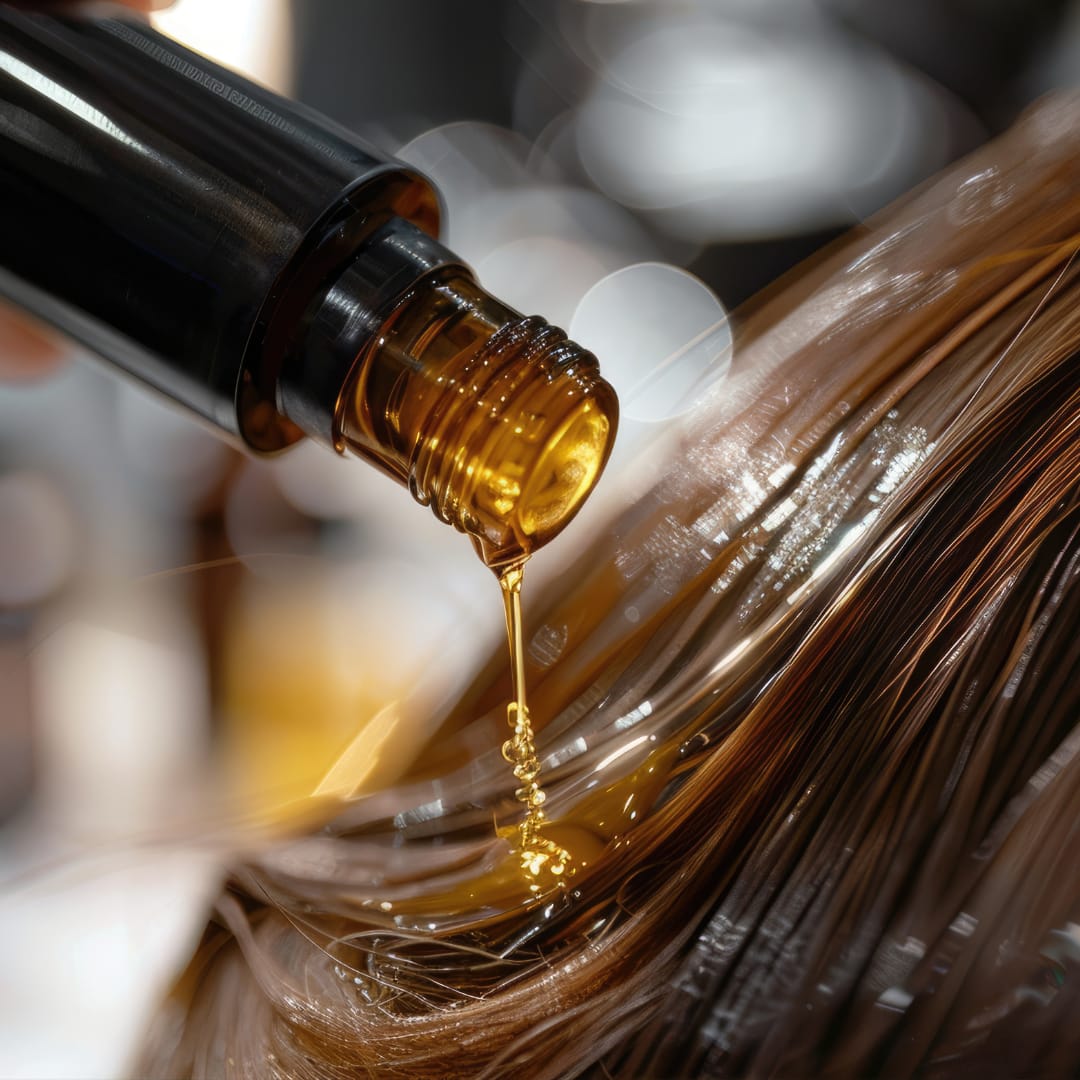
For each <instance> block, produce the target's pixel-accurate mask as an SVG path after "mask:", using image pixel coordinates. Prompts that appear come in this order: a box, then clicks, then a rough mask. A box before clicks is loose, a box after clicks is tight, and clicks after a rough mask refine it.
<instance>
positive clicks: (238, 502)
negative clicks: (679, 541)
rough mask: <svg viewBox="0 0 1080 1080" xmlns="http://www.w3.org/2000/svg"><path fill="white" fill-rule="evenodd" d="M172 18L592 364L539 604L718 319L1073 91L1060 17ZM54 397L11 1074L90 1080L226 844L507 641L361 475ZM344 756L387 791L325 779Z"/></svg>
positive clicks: (505, 11) (25, 785)
mask: <svg viewBox="0 0 1080 1080" xmlns="http://www.w3.org/2000/svg"><path fill="white" fill-rule="evenodd" d="M155 21H156V22H157V24H158V26H159V28H160V29H162V30H163V31H164V32H166V33H169V34H172V35H174V36H176V37H177V38H179V39H180V40H182V41H184V42H186V43H188V44H189V45H190V46H191V47H193V48H195V49H197V50H199V51H201V52H204V53H206V54H207V55H210V56H212V57H214V58H216V59H218V60H220V61H222V62H224V63H226V64H228V65H230V66H232V67H235V68H237V69H240V70H242V71H244V72H246V73H248V74H250V75H251V76H253V77H254V78H256V79H258V80H259V81H261V82H263V83H266V84H268V85H270V86H272V87H273V88H275V89H277V90H280V91H282V92H284V93H288V94H291V95H294V96H296V97H298V98H300V99H301V100H302V101H304V102H306V103H308V104H310V105H312V106H314V107H315V108H317V109H319V110H321V111H324V112H326V113H328V114H329V115H330V116H332V117H333V118H335V119H336V120H337V121H339V122H340V123H342V124H344V125H345V126H347V127H349V128H351V129H352V130H354V131H356V132H357V133H359V134H360V135H362V136H364V137H365V138H367V139H369V140H370V141H371V142H373V143H375V144H376V145H377V146H379V147H380V148H382V149H384V150H386V151H389V152H392V153H397V154H399V155H400V156H401V157H402V158H404V159H405V160H406V161H408V162H410V163H412V164H414V165H416V166H417V167H419V168H421V169H422V170H424V171H426V172H428V173H429V174H430V175H431V176H432V177H433V178H434V179H435V181H436V182H437V184H438V185H439V187H440V188H441V190H442V193H443V195H444V198H445V201H446V209H447V218H446V223H445V240H446V242H447V243H448V244H449V246H451V247H452V248H454V249H455V250H456V251H458V252H459V254H461V255H462V256H463V257H464V258H465V259H466V260H467V261H469V262H470V264H471V265H472V266H473V267H474V269H475V270H476V271H477V272H478V274H479V276H480V278H481V280H482V281H483V282H484V283H485V285H486V287H487V288H488V289H489V290H490V291H492V292H494V293H496V294H497V295H499V296H501V297H502V298H503V299H504V300H506V301H508V302H509V303H511V304H513V305H514V306H517V307H518V308H520V309H522V310H523V311H525V312H526V313H533V312H536V313H539V314H543V315H544V316H545V317H547V318H548V319H550V320H551V321H553V322H556V323H559V324H561V325H563V326H564V327H566V328H567V329H568V330H569V331H570V332H571V335H572V336H574V337H576V338H577V339H578V340H579V341H581V343H582V344H584V345H586V346H587V347H590V348H592V349H594V351H596V352H597V353H598V354H599V355H600V357H601V360H602V362H603V365H604V369H605V373H606V374H608V376H609V378H611V380H612V381H613V382H614V383H615V384H616V387H617V389H618V390H619V391H620V395H621V397H622V400H623V405H624V417H625V422H624V428H623V432H622V435H621V438H620V445H619V449H618V451H617V454H616V457H615V460H614V461H613V466H612V468H611V470H610V472H609V475H608V476H607V477H605V479H604V480H603V481H602V484H601V489H600V490H599V491H598V493H597V496H596V497H595V498H594V500H592V504H591V505H590V506H589V507H588V508H587V512H586V513H585V514H584V515H583V517H582V519H581V520H579V521H578V522H575V524H574V525H573V526H571V528H570V530H568V532H567V534H566V535H565V537H564V538H562V539H560V542H559V543H558V544H555V545H553V550H551V551H547V552H544V553H542V555H541V556H540V558H538V560H537V561H538V562H539V563H542V564H544V565H542V566H541V567H539V568H538V569H537V571H536V572H535V574H534V579H535V580H536V581H537V582H538V583H539V582H540V581H542V580H543V578H544V577H545V576H546V577H548V578H550V576H551V575H552V574H555V573H557V572H558V563H559V560H564V559H567V558H569V557H571V556H572V555H573V553H574V552H575V551H576V550H578V549H579V548H580V546H581V544H582V543H583V542H584V539H585V537H586V536H587V535H588V533H589V530H590V529H591V528H596V527H598V524H597V523H598V522H599V521H600V520H601V519H602V517H603V516H604V515H605V514H608V513H610V512H611V511H612V509H613V507H614V506H616V505H618V504H619V503H620V502H625V501H629V500H632V499H633V498H634V495H635V492H637V491H640V490H642V489H643V485H644V480H643V470H644V468H645V466H643V464H642V460H643V458H642V455H643V454H644V455H646V461H647V455H648V450H649V448H650V447H654V446H655V445H656V441H657V440H658V439H662V438H663V435H664V434H665V432H667V431H669V430H670V429H671V426H672V425H673V424H675V423H677V422H678V420H679V418H680V417H681V416H683V415H685V414H686V412H687V411H688V410H690V409H692V408H693V406H694V403H695V402H696V401H698V400H699V399H700V398H701V396H702V395H703V394H705V393H707V392H708V391H709V390H710V389H711V388H714V387H715V386H716V385H717V383H718V382H719V381H720V380H722V379H723V377H724V374H725V372H726V370H727V366H728V365H729V363H730V347H731V334H730V323H729V320H728V314H727V313H728V312H729V311H731V310H732V309H734V308H736V307H737V306H738V305H739V304H740V303H741V302H742V301H743V300H745V299H746V298H748V297H749V296H751V295H752V294H753V293H754V292H756V291H757V290H758V289H760V288H762V287H763V286H765V285H767V284H769V283H770V282H772V281H774V280H775V279H776V278H777V277H778V275H780V274H782V273H783V272H784V271H785V270H787V269H789V268H790V267H792V266H794V265H795V264H796V263H797V262H798V261H800V260H801V259H802V258H803V257H805V256H807V255H809V254H811V253H812V252H814V251H816V250H817V249H818V248H820V247H821V246H822V245H823V244H825V243H827V242H828V241H829V240H831V239H832V238H834V237H835V236H837V235H839V234H840V233H841V232H843V231H844V230H846V229H847V228H849V227H851V226H852V225H855V224H857V223H859V222H862V221H864V220H865V219H866V218H867V217H868V216H869V215H871V214H873V213H874V211H876V210H877V209H878V208H880V207H881V206H883V205H884V204H886V203H887V202H889V201H890V200H892V199H893V198H895V197H897V196H899V195H900V194H902V193H903V192H905V191H907V190H908V189H910V188H911V187H912V186H914V185H916V184H918V183H919V182H920V181H922V180H923V179H925V178H926V177H928V176H930V175H932V174H933V173H934V172H936V171H937V170H938V169H940V168H941V167H942V166H943V165H945V164H946V163H948V162H949V161H951V160H953V159H954V158H956V157H957V156H959V155H961V154H963V153H964V152H965V151H967V150H969V149H971V148H973V147H974V146H976V145H978V144H979V143H981V142H983V141H985V140H986V139H987V138H989V137H991V136H992V135H993V134H994V133H996V132H998V131H1000V130H1002V129H1003V128H1004V127H1006V126H1007V125H1008V124H1009V123H1010V122H1011V121H1012V120H1013V118H1015V116H1016V115H1017V113H1018V112H1019V111H1020V110H1022V108H1023V107H1024V106H1025V105H1026V104H1027V103H1028V102H1030V101H1031V100H1033V99H1034V98H1035V97H1037V96H1038V95H1040V94H1042V93H1044V92H1045V91H1047V90H1049V89H1051V88H1053V87H1057V86H1067V85H1075V84H1076V83H1077V82H1078V81H1080V0H909V2H907V3H904V4H896V3H894V2H891V0H858V2H856V0H816V2H815V0H655V2H646V0H622V2H619V0H607V2H601V0H439V2H432V0H393V3H388V2H386V0H302V2H296V3H292V4H290V3H288V2H287V0H229V3H227V4H222V3H221V2H220V0H179V2H178V3H177V4H176V5H175V6H174V7H173V8H172V9H171V10H169V11H166V12H163V13H161V14H160V15H157V16H155ZM736 319H737V315H736ZM24 347H25V346H23V345H21V344H16V343H14V342H13V341H5V340H4V339H3V338H2V337H0V350H7V351H11V350H13V349H18V348H24ZM42 370H43V369H42V368H40V367H38V368H36V369H34V373H33V374H27V376H26V377H25V378H23V379H21V380H16V381H9V382H7V383H5V384H4V385H2V386H0V873H2V876H3V888H2V890H0V949H2V950H3V954H4V956H5V970H4V973H3V975H0V1075H3V1076H5V1077H14V1076H35V1077H68V1076H70V1077H75V1076H80V1077H103V1076H112V1075H118V1074H119V1073H120V1072H121V1071H122V1070H123V1067H124V1062H125V1060H126V1055H127V1054H128V1052H129V1047H130V1044H131V1040H132V1039H134V1038H136V1037H137V1035H138V1032H139V1031H140V1029H141V1027H142V1025H143V1023H144V1022H145V1019H146V1017H147V1015H148V1013H149V1011H150V1010H152V1008H153V1006H154V1004H155V1001H156V998H157V996H158V995H159V994H160V993H161V991H162V989H163V988H164V987H165V986H167V984H168V980H169V978H170V976H171V973H172V972H173V971H174V966H175V964H177V963H178V962H181V961H182V959H183V958H184V955H185V954H186V952H187V950H189V949H190V947H191V944H192V941H193V937H194V935H196V934H197V933H198V932H199V929H200V928H201V925H202V923H203V921H204V919H205V915H206V903H207V901H208V898H209V897H211V896H212V895H213V894H214V892H215V890H216V888H217V887H218V883H219V880H220V874H221V871H220V865H219V864H220V855H221V852H222V851H224V850H227V849H228V848H229V846H230V844H231V834H230V833H229V831H228V830H227V829H225V828H224V827H223V825H222V823H223V822H228V823H230V824H239V823H243V824H246V825H253V824H254V825H256V826H261V825H271V826H273V825H276V824H280V823H283V822H284V823H288V822H289V821H294V820H296V819H297V815H298V814H299V813H301V812H302V809H303V807H304V806H305V800H306V799H307V798H308V797H309V796H310V795H311V794H312V793H313V792H320V793H323V794H331V795H333V794H343V793H349V792H352V791H355V790H361V791H362V790H363V789H364V785H365V784H373V783H375V782H378V783H385V782H388V781H390V780H392V778H393V776H394V775H395V773H396V772H398V771H400V770H401V769H402V768H404V767H405V766H407V764H408V763H409V760H410V755H411V754H413V753H415V752H418V751H419V749H420V748H421V747H422V745H423V742H424V739H425V737H426V734H427V733H428V732H429V731H430V729H431V726H432V722H433V720H434V719H435V718H437V716H438V714H439V710H440V707H441V706H442V704H443V703H445V702H447V701H448V700H450V699H451V698H452V697H453V694H454V692H455V689H456V688H458V687H460V686H461V685H462V683H463V682H464V681H466V680H467V678H468V676H469V674H470V672H471V665H473V664H474V663H475V662H476V660H477V658H478V657H480V656H483V655H485V654H486V653H487V652H488V651H489V650H490V649H491V648H492V647H494V646H495V645H497V643H498V641H499V640H500V635H501V612H500V608H499V602H498V594H497V586H496V584H495V582H494V580H493V579H492V578H491V575H490V574H489V573H488V572H487V571H486V570H485V569H484V568H483V567H482V566H481V565H480V564H479V562H478V560H476V558H475V557H474V556H473V554H472V552H471V549H470V547H469V545H468V544H467V543H466V542H465V541H464V539H463V538H461V537H460V536H458V535H456V534H453V533H451V532H450V530H448V529H446V528H445V527H443V526H441V525H439V524H438V523H437V522H436V521H435V520H434V518H433V517H432V515H430V514H429V513H428V512H426V511H424V510H421V509H420V508H419V507H416V506H414V505H412V504H411V502H410V500H409V498H408V497H407V495H406V493H404V492H403V491H398V490H395V489H394V488H393V486H392V485H391V483H390V482H389V481H387V480H385V479H384V478H382V477H380V476H378V475H376V474H375V473H374V471H373V470H369V469H366V468H364V467H363V466H362V465H360V464H358V463H356V462H354V461H343V460H337V459H335V458H334V457H333V455H331V454H329V453H326V452H325V451H322V450H320V449H318V448H316V447H314V446H302V447H300V448H298V449H296V450H294V451H292V452H290V453H288V454H286V455H284V456H283V457H281V458H280V459H274V460H269V461H254V460H251V459H248V458H246V457H243V456H241V455H240V454H238V453H236V452H234V451H233V450H231V449H229V448H227V447H226V446H224V445H223V444H221V443H219V442H217V441H216V440H215V439H214V438H213V437H212V436H210V435H209V434H208V433H207V432H205V431H204V430H203V429H202V428H201V427H199V426H198V425H196V424H193V423H192V422H190V421H189V420H187V419H186V418H185V417H183V416H181V415H179V414H177V413H175V412H173V411H172V410H171V409H170V408H169V407H168V406H167V405H165V404H164V403H162V402H160V401H159V400H157V399H156V398H153V397H151V396H150V395H149V394H148V393H147V392H144V391H143V390H142V389H140V388H138V387H134V386H130V385H127V384H124V383H121V382H120V381H118V380H117V379H116V378H114V377H111V376H110V375H107V374H105V373H103V372H102V371H101V370H100V369H99V368H98V367H97V366H96V365H95V363H94V362H93V361H92V360H91V359H88V358H85V357H78V356H75V355H74V354H72V355H71V356H67V357H65V358H64V362H62V363H60V364H58V365H55V366H54V367H53V368H51V370H50V371H49V373H48V374H47V375H44V374H42ZM540 587H541V586H540V585H539V584H537V585H535V586H534V589H536V590H539V589H540ZM532 647H533V651H534V653H535V654H536V655H537V656H538V657H540V656H541V655H542V657H543V662H544V663H551V662H554V660H555V659H557V652H558V648H557V643H556V644H555V645H553V644H552V643H551V642H550V641H546V640H545V641H543V642H534V643H533V645H532ZM388 715H392V717H393V721H392V725H391V726H392V727H393V731H394V738H393V739H387V738H385V737H384V736H383V735H380V736H379V738H378V739H376V738H375V734H374V733H379V732H382V733H385V730H386V717H387V716H388ZM380 718H381V719H380ZM365 732H367V735H365ZM364 738H368V740H369V744H370V745H368V744H364V743H363V740H364ZM358 740H359V742H358ZM376 744H377V745H376ZM358 745H360V746H362V747H363V746H366V749H365V751H364V759H365V760H368V761H370V762H372V763H373V764H374V765H375V766H376V774H375V776H371V775H368V776H367V777H365V776H363V775H360V774H358V773H357V772H356V771H355V770H354V769H351V768H350V769H344V770H343V769H342V768H340V767H339V768H335V764H336V763H339V762H340V761H341V760H342V758H343V755H344V756H345V760H354V758H350V757H349V748H350V747H352V748H353V750H354V751H355V749H356V747H357V746H358ZM58 971H60V972H62V975H61V976H60V980H61V983H62V985H63V987H64V1002H63V1004H62V1005H60V1006H59V1009H60V1015H59V1017H58V1015H57V1009H58V1006H57V1002H56V990H57V985H58V981H57V980H58V976H57V972H58Z"/></svg>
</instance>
